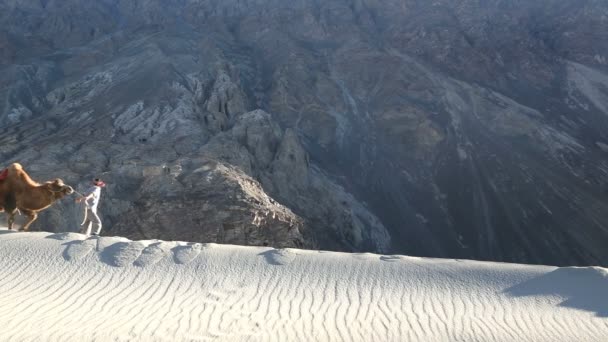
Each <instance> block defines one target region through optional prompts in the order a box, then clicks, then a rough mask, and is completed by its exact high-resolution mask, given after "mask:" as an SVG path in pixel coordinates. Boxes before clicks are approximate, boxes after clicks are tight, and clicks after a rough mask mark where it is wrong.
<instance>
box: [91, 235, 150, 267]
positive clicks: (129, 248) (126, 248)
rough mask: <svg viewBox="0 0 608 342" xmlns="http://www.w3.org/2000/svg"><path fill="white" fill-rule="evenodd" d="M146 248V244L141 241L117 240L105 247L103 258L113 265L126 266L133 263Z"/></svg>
mask: <svg viewBox="0 0 608 342" xmlns="http://www.w3.org/2000/svg"><path fill="white" fill-rule="evenodd" d="M144 248H145V246H144V244H143V243H141V242H139V241H133V242H117V243H115V244H113V245H110V246H108V247H106V248H104V250H103V252H102V253H101V260H102V261H103V262H105V263H107V264H108V265H111V266H116V267H125V266H128V265H132V264H133V262H134V261H135V260H136V259H137V258H139V256H140V255H141V254H142V250H143V249H144Z"/></svg>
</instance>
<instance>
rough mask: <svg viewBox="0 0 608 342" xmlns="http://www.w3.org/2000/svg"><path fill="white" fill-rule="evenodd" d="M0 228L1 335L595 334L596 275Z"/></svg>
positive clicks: (602, 319)
mask: <svg viewBox="0 0 608 342" xmlns="http://www.w3.org/2000/svg"><path fill="white" fill-rule="evenodd" d="M83 239H84V236H82V235H80V234H72V233H70V234H50V233H16V232H9V231H7V230H0V293H1V294H2V296H1V297H0V322H2V325H1V326H0V341H131V340H138V341H208V340H219V341H608V270H607V269H603V268H555V267H544V266H525V265H514V264H501V263H486V262H475V261H459V260H443V259H428V258H413V257H404V256H382V255H375V254H347V253H333V252H317V251H303V250H295V249H287V250H275V249H271V248H252V247H239V246H225V245H216V244H188V243H182V242H162V241H129V240H126V239H123V238H108V237H103V238H100V239H87V240H83Z"/></svg>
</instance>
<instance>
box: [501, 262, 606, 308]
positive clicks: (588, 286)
mask: <svg viewBox="0 0 608 342" xmlns="http://www.w3.org/2000/svg"><path fill="white" fill-rule="evenodd" d="M504 292H505V293H507V294H509V295H511V296H514V297H527V296H539V295H540V296H542V295H557V296H560V297H563V298H565V300H564V301H563V302H561V303H560V304H559V306H562V307H568V308H573V309H577V310H583V311H590V312H594V313H595V315H596V316H597V317H608V269H603V268H599V267H564V268H558V269H556V270H554V271H552V272H549V273H546V274H543V275H541V276H539V277H536V278H533V279H530V280H528V281H526V282H523V283H521V284H517V285H515V286H513V287H511V288H508V289H506V290H505V291H504Z"/></svg>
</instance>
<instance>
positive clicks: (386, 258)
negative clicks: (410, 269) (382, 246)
mask: <svg viewBox="0 0 608 342" xmlns="http://www.w3.org/2000/svg"><path fill="white" fill-rule="evenodd" d="M380 260H382V261H387V262H397V261H404V260H405V257H403V256H401V255H383V256H381V257H380Z"/></svg>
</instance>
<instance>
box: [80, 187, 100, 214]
mask: <svg viewBox="0 0 608 342" xmlns="http://www.w3.org/2000/svg"><path fill="white" fill-rule="evenodd" d="M91 194H93V196H92V197H91V198H88V199H87V200H86V202H85V204H86V205H87V208H90V209H91V210H93V211H97V205H98V204H99V198H100V197H101V187H99V186H95V185H94V186H92V187H90V188H89V189H87V191H86V192H85V194H84V195H85V197H88V196H89V195H91Z"/></svg>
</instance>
